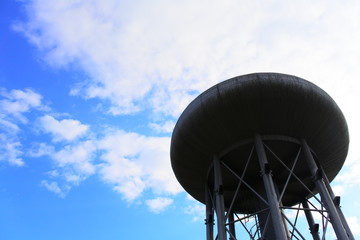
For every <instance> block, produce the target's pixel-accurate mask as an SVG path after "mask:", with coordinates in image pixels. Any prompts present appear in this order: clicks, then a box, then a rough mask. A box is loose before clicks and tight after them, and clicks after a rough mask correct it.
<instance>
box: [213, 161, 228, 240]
mask: <svg viewBox="0 0 360 240" xmlns="http://www.w3.org/2000/svg"><path fill="white" fill-rule="evenodd" d="M220 167H221V166H220V160H219V159H218V157H217V156H214V185H215V186H214V190H215V211H216V217H217V227H218V240H226V229H225V207H224V195H223V183H222V176H221V168H220Z"/></svg>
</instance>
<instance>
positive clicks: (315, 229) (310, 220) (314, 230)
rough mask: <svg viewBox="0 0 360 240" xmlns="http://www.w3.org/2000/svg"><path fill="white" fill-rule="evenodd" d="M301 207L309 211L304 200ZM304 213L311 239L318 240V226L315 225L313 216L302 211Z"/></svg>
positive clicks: (306, 211)
mask: <svg viewBox="0 0 360 240" xmlns="http://www.w3.org/2000/svg"><path fill="white" fill-rule="evenodd" d="M302 205H303V207H304V208H306V209H309V204H308V202H307V201H306V199H305V200H304V201H303V202H302ZM304 212H305V216H306V220H307V222H308V224H309V230H310V233H311V235H312V236H313V239H314V240H320V236H319V225H318V224H315V221H314V218H313V215H312V213H311V211H310V210H304Z"/></svg>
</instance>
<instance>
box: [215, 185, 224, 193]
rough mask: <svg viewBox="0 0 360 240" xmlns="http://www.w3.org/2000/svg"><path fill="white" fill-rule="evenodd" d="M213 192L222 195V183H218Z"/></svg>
mask: <svg viewBox="0 0 360 240" xmlns="http://www.w3.org/2000/svg"><path fill="white" fill-rule="evenodd" d="M215 193H216V194H218V195H223V194H224V187H223V185H219V187H218V189H216V190H215Z"/></svg>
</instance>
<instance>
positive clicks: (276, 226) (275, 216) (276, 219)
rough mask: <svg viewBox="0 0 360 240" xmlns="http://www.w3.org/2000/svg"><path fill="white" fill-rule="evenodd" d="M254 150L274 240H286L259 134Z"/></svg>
mask: <svg viewBox="0 0 360 240" xmlns="http://www.w3.org/2000/svg"><path fill="white" fill-rule="evenodd" d="M255 148H256V152H257V155H258V160H259V165H260V169H261V173H262V179H263V183H264V187H265V192H266V196H267V200H268V203H269V208H270V214H271V219H272V224H273V230H274V232H275V236H276V239H277V240H287V239H288V236H287V233H286V228H285V225H284V219H283V217H282V214H281V210H280V208H279V204H278V196H277V194H276V190H275V187H274V182H273V179H272V177H271V172H270V169H269V168H268V166H269V165H268V164H269V163H268V160H267V157H266V153H265V149H264V145H263V143H262V140H261V137H260V135H259V134H256V135H255Z"/></svg>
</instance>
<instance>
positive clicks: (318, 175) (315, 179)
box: [312, 168, 324, 182]
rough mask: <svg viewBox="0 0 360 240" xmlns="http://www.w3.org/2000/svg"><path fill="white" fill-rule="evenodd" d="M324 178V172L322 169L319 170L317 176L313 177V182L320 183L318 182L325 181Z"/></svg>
mask: <svg viewBox="0 0 360 240" xmlns="http://www.w3.org/2000/svg"><path fill="white" fill-rule="evenodd" d="M323 176H324V172H323V170H322V169H320V168H319V169H318V170H316V173H315V175H314V176H313V179H312V180H313V182H316V181H318V180H321V179H323Z"/></svg>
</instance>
